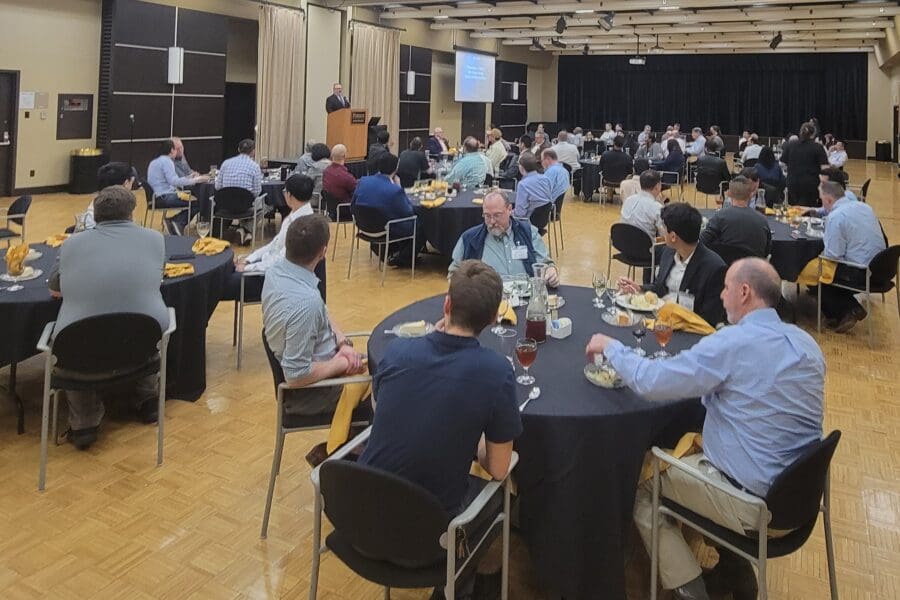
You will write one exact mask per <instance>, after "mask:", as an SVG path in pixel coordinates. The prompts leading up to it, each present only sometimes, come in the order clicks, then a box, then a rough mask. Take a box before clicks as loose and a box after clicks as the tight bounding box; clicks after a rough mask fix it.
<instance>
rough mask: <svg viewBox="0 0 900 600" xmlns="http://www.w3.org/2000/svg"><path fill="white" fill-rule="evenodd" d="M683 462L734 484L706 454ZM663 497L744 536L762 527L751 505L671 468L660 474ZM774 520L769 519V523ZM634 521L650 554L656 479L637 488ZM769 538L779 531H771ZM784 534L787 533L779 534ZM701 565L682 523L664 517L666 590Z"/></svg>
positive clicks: (662, 540) (661, 553)
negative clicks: (687, 539) (682, 529)
mask: <svg viewBox="0 0 900 600" xmlns="http://www.w3.org/2000/svg"><path fill="white" fill-rule="evenodd" d="M681 460H682V462H684V463H687V464H688V465H690V466H692V467H694V468H696V469H697V470H699V471H700V472H701V473H703V474H704V475H706V476H707V477H709V478H710V479H712V480H713V481H717V482H722V483H723V484H725V485H727V486H731V485H732V484H731V483H730V482H729V481H728V480H727V479H726V478H725V476H724V475H723V474H722V472H721V471H719V470H718V469H716V467H714V466H713V465H712V463H710V462H709V461H708V460H707V459H706V457H705V456H704V455H703V454H693V455H691V456H685V457H684V458H682V459H681ZM659 479H660V484H661V488H662V492H661V493H662V496H663V497H665V498H668V499H670V500H673V501H674V502H677V503H678V504H681V505H682V506H684V507H686V508H689V509H690V510H692V511H694V512H695V513H697V514H699V515H702V516H704V517H706V518H707V519H710V520H711V521H714V522H716V523H718V524H719V525H721V526H722V527H727V528H728V529H731V530H732V531H736V532H738V533H744V532H745V531H755V530H757V529H758V528H759V520H758V519H759V517H758V515H759V510H758V509H757V508H756V507H755V506H753V505H752V504H747V503H745V502H741V501H739V500H737V499H735V498H733V497H731V496H728V495H726V494H725V493H723V492H721V491H719V490H717V489H716V488H713V487H710V486H708V485H706V484H704V483H702V482H700V481H698V480H697V479H695V478H693V477H691V476H690V475H688V474H687V473H685V472H684V471H681V470H679V469H676V468H675V467H669V468H668V469H667V470H665V471H663V472H662V473H660V476H659ZM771 518H772V516H771V515H769V516H768V518H767V519H766V521H767V522H768V521H769V520H770V519H771ZM634 522H635V525H637V529H638V532H639V533H640V534H641V538H642V539H643V540H644V546H645V547H646V548H647V552H648V554H649V553H650V552H651V545H650V544H651V535H652V527H653V479H650V480H648V481H645V482H644V483H642V484H641V485H640V486H639V487H638V491H637V497H636V498H635V501H634ZM769 533H770V535H773V534H775V535H777V532H773V531H770V532H769ZM780 533H781V534H782V535H783V534H784V533H787V532H780ZM700 574H701V569H700V564H699V563H698V562H697V558H696V557H695V556H694V553H693V552H691V548H690V546H688V544H687V542H685V540H684V536H682V534H681V528H680V527H679V524H678V523H677V522H676V521H675V520H674V519H670V518H667V517H663V518H662V519H661V521H660V525H659V575H660V580H661V583H662V586H663V588H665V589H667V590H671V589H674V588H677V587H680V586H682V585H684V584H686V583H688V582H689V581H691V580H692V579H695V578H696V577H698V576H700Z"/></svg>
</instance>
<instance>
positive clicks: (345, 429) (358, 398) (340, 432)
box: [325, 381, 372, 454]
mask: <svg viewBox="0 0 900 600" xmlns="http://www.w3.org/2000/svg"><path fill="white" fill-rule="evenodd" d="M371 393H372V384H371V382H368V381H366V382H364V383H348V384H347V385H345V386H344V391H343V392H341V397H340V398H338V403H337V407H335V409H334V416H333V417H332V418H331V429H330V430H329V431H328V444H327V445H326V447H325V448H326V450H327V451H328V454H331V453H333V452H334V451H335V450H337V449H338V448H340V447H341V446H343V445H344V444H345V443H346V442H347V438H348V437H349V436H350V424H351V423H352V422H353V411H354V410H356V407H358V406H359V403H360V402H362V401H363V400H365V398H366V397H367V396H369V395H370V394H371Z"/></svg>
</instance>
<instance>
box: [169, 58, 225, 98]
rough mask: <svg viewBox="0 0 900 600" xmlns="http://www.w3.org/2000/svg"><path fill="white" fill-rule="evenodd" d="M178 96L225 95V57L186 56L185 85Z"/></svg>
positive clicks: (177, 90)
mask: <svg viewBox="0 0 900 600" xmlns="http://www.w3.org/2000/svg"><path fill="white" fill-rule="evenodd" d="M175 92H176V93H178V94H217V95H224V94H225V57H224V56H211V55H209V54H190V53H185V55H184V83H183V84H182V85H179V86H176V88H175Z"/></svg>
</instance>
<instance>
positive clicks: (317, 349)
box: [262, 215, 365, 416]
mask: <svg viewBox="0 0 900 600" xmlns="http://www.w3.org/2000/svg"><path fill="white" fill-rule="evenodd" d="M330 235H331V232H330V230H329V228H328V219H326V218H325V217H324V216H323V215H306V216H303V217H300V218H298V219H296V220H294V221H293V222H292V223H291V224H290V226H289V227H288V229H287V234H286V235H285V240H284V247H285V256H284V258H282V259H279V260H278V261H276V262H275V264H274V265H272V266H271V267H270V268H269V270H268V271H267V272H266V282H265V284H264V285H263V290H262V313H263V327H264V330H265V339H266V343H268V345H269V348H270V349H271V350H272V353H273V354H274V355H275V358H277V359H278V362H279V364H280V365H281V369H282V370H283V371H284V378H285V383H287V385H288V386H289V387H292V388H298V387H301V386H304V385H309V384H310V383H315V382H317V381H322V380H323V379H331V378H332V377H343V376H345V375H356V374H359V373H362V372H363V371H364V370H365V367H364V366H363V364H362V356H361V355H360V354H359V353H357V352H356V351H355V350H353V344H352V343H351V342H350V341H349V340H348V339H347V338H346V337H344V334H343V333H341V331H340V329H338V328H337V326H336V325H335V324H334V322H333V321H332V320H331V317H330V316H329V314H328V309H327V308H326V307H325V302H324V301H323V300H322V296H321V295H319V291H318V290H317V289H316V287H317V285H318V282H319V280H318V278H317V277H316V275H315V273H313V270H314V269H315V267H316V265H318V264H319V262H320V261H321V260H323V259H324V258H325V256H326V255H327V254H328V241H329V238H330ZM341 391H342V388H341V387H340V386H337V387H327V388H312V389H308V390H296V391H293V393H290V394H288V395H287V397H286V398H285V400H284V411H285V413H286V414H288V415H307V416H308V415H319V414H327V413H330V412H334V409H335V407H336V406H337V401H338V399H339V398H340V396H341Z"/></svg>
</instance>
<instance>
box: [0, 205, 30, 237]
mask: <svg viewBox="0 0 900 600" xmlns="http://www.w3.org/2000/svg"><path fill="white" fill-rule="evenodd" d="M29 208H31V196H19V197H18V198H17V199H16V200H15V201H13V203H12V204H10V205H9V208H0V219H5V220H6V226H5V227H0V240H6V247H7V248H9V246H10V243H11V242H12V240H13V239H14V238H19V239H20V240H21V241H22V242H24V241H25V215H27V214H28V209H29ZM13 223H15V224H16V225H18V226H19V231H18V232H16V231H14V230H13V229H12V228H11V227H10V225H11V224H13Z"/></svg>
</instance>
